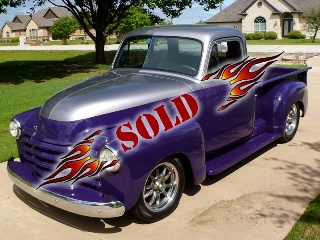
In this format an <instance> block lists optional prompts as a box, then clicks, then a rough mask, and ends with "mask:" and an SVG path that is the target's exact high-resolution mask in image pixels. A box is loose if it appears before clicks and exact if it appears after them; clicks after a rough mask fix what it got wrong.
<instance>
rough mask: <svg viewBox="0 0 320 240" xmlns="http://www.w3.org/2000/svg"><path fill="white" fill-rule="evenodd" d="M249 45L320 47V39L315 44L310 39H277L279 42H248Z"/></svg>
mask: <svg viewBox="0 0 320 240" xmlns="http://www.w3.org/2000/svg"><path fill="white" fill-rule="evenodd" d="M247 44H248V45H320V39H316V41H315V42H314V43H312V42H311V40H310V39H287V38H285V39H277V40H247Z"/></svg>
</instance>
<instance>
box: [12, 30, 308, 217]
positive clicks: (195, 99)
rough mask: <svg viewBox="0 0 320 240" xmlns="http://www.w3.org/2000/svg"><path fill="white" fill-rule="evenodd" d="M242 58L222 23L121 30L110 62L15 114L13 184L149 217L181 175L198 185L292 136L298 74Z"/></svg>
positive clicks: (88, 207) (236, 37)
mask: <svg viewBox="0 0 320 240" xmlns="http://www.w3.org/2000/svg"><path fill="white" fill-rule="evenodd" d="M278 56H279V55H277V56H274V57H270V58H261V59H251V60H250V59H249V58H248V57H247V51H246V40H245V38H244V36H243V34H242V33H241V32H240V31H238V30H237V29H234V28H228V27H191V26H189V27H187V26H177V27H150V28H143V29H137V30H134V31H132V32H130V33H129V34H127V35H126V37H125V38H124V40H123V41H122V43H121V45H120V47H119V50H118V52H117V54H116V57H115V59H114V62H113V64H112V67H111V70H110V71H108V72H106V73H104V74H102V75H100V76H96V77H93V78H91V79H88V80H86V81H83V82H81V83H79V84H76V85H74V86H71V87H69V88H67V89H65V90H63V91H61V92H59V93H57V94H56V95H54V96H53V97H51V98H50V99H49V100H48V101H47V102H46V103H44V105H43V106H42V107H41V108H40V107H39V108H35V109H32V110H29V111H27V112H24V113H21V114H19V115H17V116H15V117H14V118H13V119H12V121H11V122H10V132H11V134H12V135H13V137H15V138H16V142H17V146H18V152H19V158H17V159H13V158H11V159H9V161H8V166H7V169H8V173H9V176H10V178H11V179H12V181H13V182H14V184H16V185H17V186H18V187H19V188H20V189H22V190H24V191H25V192H27V193H29V194H30V195H32V196H34V197H36V198H38V199H39V200H41V201H43V202H46V203H49V204H51V205H53V206H56V207H58V208H61V209H64V210H66V211H69V212H72V213H76V214H80V215H84V216H89V217H96V218H111V217H118V216H121V215H123V214H124V212H125V211H130V212H131V213H133V214H134V215H135V216H136V217H138V218H140V219H142V220H144V221H147V222H153V221H158V220H160V219H162V218H164V217H166V216H168V215H169V214H170V213H172V212H173V211H174V210H175V209H176V207H177V206H178V203H179V200H180V198H181V196H182V193H183V191H184V186H185V182H186V181H187V180H188V181H190V180H191V182H193V183H194V184H201V183H202V182H203V181H204V179H205V178H206V176H207V175H215V174H218V173H220V172H221V171H223V170H225V169H227V168H228V167H230V166H232V165H234V164H236V163H237V162H239V161H240V160H242V159H244V158H246V157H247V156H249V155H250V154H252V153H254V152H256V151H257V150H259V149H261V148H262V147H264V146H266V145H267V144H269V143H271V142H272V141H275V140H278V141H281V142H288V141H290V140H291V139H292V138H293V137H294V135H295V134H296V131H297V129H298V125H299V120H300V117H303V116H304V115H305V114H306V111H307V106H308V99H307V98H308V92H307V71H308V69H310V68H305V69H290V68H279V67H273V66H269V65H270V64H271V63H273V62H274V61H275V58H276V57H278Z"/></svg>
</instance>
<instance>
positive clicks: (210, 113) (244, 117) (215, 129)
mask: <svg viewBox="0 0 320 240" xmlns="http://www.w3.org/2000/svg"><path fill="white" fill-rule="evenodd" d="M225 43H226V44H225ZM225 46H227V47H225ZM241 46H242V45H241V44H240V41H237V40H236V41H235V40H232V41H226V42H222V43H221V44H215V45H213V47H212V50H211V54H210V56H209V63H208V71H209V72H214V71H216V70H218V69H220V68H222V67H223V66H224V65H225V64H229V63H236V62H238V61H240V60H242V58H243V57H244V54H243V48H242V47H241ZM215 54H218V55H217V56H214V55H215ZM214 65H216V67H214ZM203 84H204V91H205V97H206V107H207V110H206V111H207V113H206V129H205V131H204V136H205V139H206V152H207V153H208V154H210V155H211V154H215V152H217V151H218V150H219V149H221V148H222V147H226V146H229V145H231V144H233V143H239V141H240V142H241V141H242V140H243V141H244V140H245V139H246V138H247V137H248V136H250V134H251V133H252V132H253V127H254V110H255V95H254V91H248V92H247V94H246V95H245V96H243V97H241V98H240V99H239V100H238V101H236V102H234V103H232V104H231V105H230V106H228V107H227V108H225V109H223V110H221V107H222V106H224V105H227V104H228V103H230V102H228V98H229V97H232V96H230V91H231V90H232V89H233V88H234V87H235V85H231V84H230V82H229V81H228V80H221V79H213V78H210V79H209V80H207V81H204V82H203ZM252 90H253V89H252ZM219 109H220V110H219Z"/></svg>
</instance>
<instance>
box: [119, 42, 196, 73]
mask: <svg viewBox="0 0 320 240" xmlns="http://www.w3.org/2000/svg"><path fill="white" fill-rule="evenodd" d="M201 53H202V44H201V43H200V42H199V41H197V40H194V39H189V38H179V37H162V36H161V37H148V36H138V37H131V38H128V39H126V40H125V42H124V43H123V44H122V47H121V49H120V52H119V54H118V56H117V59H116V61H115V64H114V68H127V67H129V68H141V69H156V70H165V71H172V72H177V73H182V74H186V75H190V76H196V75H197V73H198V70H199V65H200V60H201Z"/></svg>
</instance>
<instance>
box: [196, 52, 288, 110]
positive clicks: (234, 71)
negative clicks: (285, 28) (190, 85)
mask: <svg viewBox="0 0 320 240" xmlns="http://www.w3.org/2000/svg"><path fill="white" fill-rule="evenodd" d="M281 54H282V53H280V54H278V55H275V56H273V57H266V58H258V59H256V58H253V59H249V60H248V58H246V59H244V60H242V61H240V62H237V63H235V64H227V65H225V66H224V67H222V68H221V69H219V70H218V71H216V72H214V73H211V74H208V75H206V76H205V77H204V78H203V79H202V81H206V80H209V79H220V80H228V81H229V83H230V85H233V84H237V85H236V86H235V87H234V88H233V89H232V90H231V91H230V96H229V97H228V99H227V101H228V102H229V103H227V104H225V105H223V106H221V107H220V108H219V109H218V111H222V110H225V109H227V108H228V107H229V106H230V105H232V104H233V103H235V102H237V101H238V100H239V99H240V98H242V97H244V96H245V95H246V94H247V93H248V91H249V90H250V89H251V88H252V87H253V86H254V85H256V84H257V83H258V82H259V79H260V78H261V77H262V76H263V74H264V73H265V69H266V68H267V67H268V66H270V65H271V64H272V63H274V62H276V61H277V60H275V59H276V58H278V57H279V56H280V55H281ZM261 63H265V64H264V65H262V66H258V67H257V69H255V70H252V67H253V66H255V65H257V64H261Z"/></svg>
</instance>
